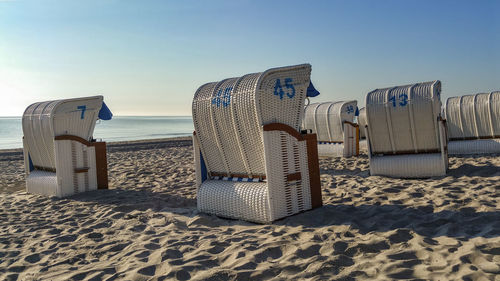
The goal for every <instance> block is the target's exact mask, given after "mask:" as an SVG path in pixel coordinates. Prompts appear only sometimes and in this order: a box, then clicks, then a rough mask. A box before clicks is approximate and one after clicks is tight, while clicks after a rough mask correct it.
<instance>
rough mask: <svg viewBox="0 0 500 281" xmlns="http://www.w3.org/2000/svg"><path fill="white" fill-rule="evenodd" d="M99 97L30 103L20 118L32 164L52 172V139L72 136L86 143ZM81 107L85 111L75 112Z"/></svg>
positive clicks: (100, 97)
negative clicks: (60, 136) (49, 169)
mask: <svg viewBox="0 0 500 281" xmlns="http://www.w3.org/2000/svg"><path fill="white" fill-rule="evenodd" d="M102 100H103V97H102V96H94V97H85V98H75V99H66V100H54V101H46V102H39V103H34V104H32V105H30V106H28V108H27V109H26V110H25V112H24V114H23V121H22V124H23V133H24V138H25V140H26V144H27V147H25V149H28V148H29V154H30V157H31V160H32V161H33V164H34V165H35V166H40V167H44V168H52V169H55V168H56V162H57V159H55V155H54V137H55V136H58V135H74V136H78V137H81V138H83V139H85V140H90V139H91V137H92V133H93V130H94V127H95V123H96V121H97V115H98V112H99V110H100V109H101V105H102ZM79 106H85V111H84V112H82V110H80V109H78V107H79Z"/></svg>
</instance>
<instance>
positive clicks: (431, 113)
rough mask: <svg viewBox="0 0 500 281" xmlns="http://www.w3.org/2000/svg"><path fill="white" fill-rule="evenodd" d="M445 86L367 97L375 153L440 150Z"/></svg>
mask: <svg viewBox="0 0 500 281" xmlns="http://www.w3.org/2000/svg"><path fill="white" fill-rule="evenodd" d="M440 92H441V82H439V81H434V82H426V83H418V84H412V85H405V86H399V87H393V88H385V89H377V90H374V91H372V92H370V93H368V94H367V96H366V122H367V125H368V130H369V135H370V144H371V149H372V153H374V154H377V153H382V154H390V153H397V152H399V151H412V150H413V151H433V150H439V149H440V141H439V132H438V122H437V120H438V116H440V110H441V101H440Z"/></svg>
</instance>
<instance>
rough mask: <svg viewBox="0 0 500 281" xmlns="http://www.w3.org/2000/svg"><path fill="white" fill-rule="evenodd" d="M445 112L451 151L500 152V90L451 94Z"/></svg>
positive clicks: (453, 152)
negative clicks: (464, 94)
mask: <svg viewBox="0 0 500 281" xmlns="http://www.w3.org/2000/svg"><path fill="white" fill-rule="evenodd" d="M444 112H445V118H446V121H447V124H448V132H449V138H450V139H449V143H448V150H449V153H450V154H489V153H500V122H499V120H500V92H491V93H480V94H476V95H466V96H460V97H451V98H448V99H447V100H446V104H445V106H444Z"/></svg>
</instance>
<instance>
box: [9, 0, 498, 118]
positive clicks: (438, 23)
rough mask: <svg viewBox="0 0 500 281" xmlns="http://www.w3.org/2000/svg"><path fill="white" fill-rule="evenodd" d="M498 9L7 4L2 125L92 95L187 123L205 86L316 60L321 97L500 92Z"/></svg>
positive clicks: (235, 1) (113, 105)
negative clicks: (396, 91) (49, 103)
mask: <svg viewBox="0 0 500 281" xmlns="http://www.w3.org/2000/svg"><path fill="white" fill-rule="evenodd" d="M499 14H500V1H494V0H491V1H487V0H483V1H481V0H480V1H420V0H419V1H417V0H408V1H396V0H387V1H369V0H367V1H291V0H285V1H239V0H227V1H226V0H224V1H217V0H216V1H202V0H199V1H125V0H99V1H97V0H96V1H94V0H91V1H72V0H71V1H46V0H37V1H35V0H33V1H28V0H25V1H22V0H19V1H16V0H13V1H5V0H0V96H1V98H2V101H1V102H0V116H20V115H22V113H23V111H24V109H25V108H26V107H27V106H28V105H29V104H31V103H33V102H36V101H42V100H51V99H60V98H71V97H77V96H88V95H95V94H102V95H104V99H105V101H106V103H107V104H108V106H109V107H110V109H111V110H112V111H113V113H114V114H115V115H190V114H191V101H192V97H193V95H194V92H195V91H196V89H197V88H198V87H199V86H201V85H202V84H204V83H206V82H211V81H218V80H221V79H224V78H228V77H235V76H241V75H244V74H247V73H251V72H260V71H264V70H266V69H268V68H271V67H277V66H285V65H291V64H300V63H310V64H311V65H312V69H313V70H312V76H311V78H312V81H313V82H314V85H315V86H316V88H317V89H318V90H319V91H320V92H321V95H320V96H319V97H317V98H315V99H314V100H313V101H336V100H346V99H357V100H358V103H360V104H361V105H363V104H364V97H365V95H366V93H367V92H368V91H370V90H373V89H376V88H381V87H388V86H395V85H402V84H408V83H412V82H422V81H430V80H437V79H439V80H441V82H442V89H443V92H442V93H443V101H444V99H445V98H447V97H450V96H457V95H463V94H471V93H477V92H490V91H493V90H500V17H499V16H498V15H499Z"/></svg>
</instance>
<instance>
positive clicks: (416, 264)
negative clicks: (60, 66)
mask: <svg viewBox="0 0 500 281" xmlns="http://www.w3.org/2000/svg"><path fill="white" fill-rule="evenodd" d="M108 161H109V178H110V188H111V189H109V190H99V191H94V192H89V193H85V194H79V195H75V196H72V197H69V198H65V199H53V198H45V197H41V196H37V195H31V194H27V193H26V192H24V190H23V188H24V179H23V174H24V171H23V164H22V153H21V152H20V151H19V150H17V151H15V150H14V151H10V152H5V151H3V152H0V169H1V171H2V172H1V176H0V280H16V279H17V280H189V279H191V280H265V279H272V280H393V279H410V280H500V277H499V276H500V157H499V155H493V156H467V157H451V158H450V171H449V173H448V175H447V176H445V177H437V178H431V179H422V180H402V179H393V178H387V177H379V176H374V177H371V176H369V173H368V167H369V165H368V164H369V163H368V158H367V156H366V155H361V156H360V157H357V158H349V159H342V158H332V159H321V160H320V168H321V182H322V190H323V200H324V207H322V208H319V209H316V210H313V211H308V212H305V213H302V214H299V215H296V216H292V217H289V218H286V219H283V220H279V221H277V222H275V223H274V224H270V225H259V224H253V223H248V222H244V221H238V220H229V219H224V218H218V217H215V216H211V215H206V214H202V213H199V212H198V211H197V210H196V190H195V188H194V184H193V182H194V178H195V177H194V168H193V156H192V147H191V142H190V140H189V139H176V140H159V141H148V142H134V143H119V144H114V145H110V146H109V151H108Z"/></svg>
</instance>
